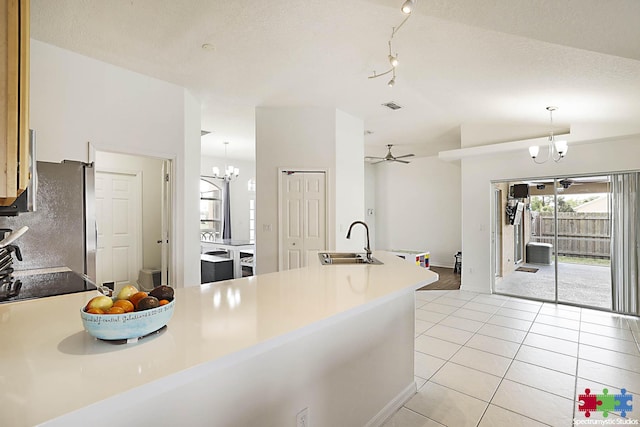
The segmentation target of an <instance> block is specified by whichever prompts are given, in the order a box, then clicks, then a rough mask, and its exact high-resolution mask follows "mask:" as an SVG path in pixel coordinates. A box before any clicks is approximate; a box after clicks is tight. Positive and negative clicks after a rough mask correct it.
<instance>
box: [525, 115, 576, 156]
mask: <svg viewBox="0 0 640 427" xmlns="http://www.w3.org/2000/svg"><path fill="white" fill-rule="evenodd" d="M557 109H558V107H547V111H548V112H549V121H550V125H551V126H550V127H551V129H550V131H549V144H548V150H549V151H548V153H547V157H546V159H544V160H542V161H541V160H536V159H537V158H538V154H539V153H540V147H538V146H537V145H533V146H531V147H529V155H530V156H531V158H532V159H533V161H534V162H536V163H538V164H542V163H546V162H548V161H549V159H553V161H554V162H556V163H558V162H559V161H560V160H562V159H563V158H564V156H566V155H567V151H568V150H569V146H568V144H567V141H556V139H555V136H554V135H553V112H554V111H556V110H557Z"/></svg>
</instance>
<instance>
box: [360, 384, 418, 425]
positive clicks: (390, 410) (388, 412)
mask: <svg viewBox="0 0 640 427" xmlns="http://www.w3.org/2000/svg"><path fill="white" fill-rule="evenodd" d="M417 391H418V388H417V387H416V383H415V381H412V382H411V384H409V385H408V386H407V387H406V388H405V389H404V390H402V391H401V392H400V393H399V394H398V395H397V396H396V397H394V398H393V399H392V400H391V401H390V402H389V403H387V404H386V405H385V406H384V408H382V409H381V410H380V412H378V413H377V414H376V415H375V416H374V417H373V418H371V419H370V420H369V422H368V423H367V424H365V427H380V426H381V425H383V424H384V423H385V421H387V420H388V419H389V418H391V416H392V415H393V414H395V413H396V411H397V410H398V409H400V408H402V407H403V406H404V404H405V403H407V401H409V399H411V398H412V397H413V395H414V394H416V392H417Z"/></svg>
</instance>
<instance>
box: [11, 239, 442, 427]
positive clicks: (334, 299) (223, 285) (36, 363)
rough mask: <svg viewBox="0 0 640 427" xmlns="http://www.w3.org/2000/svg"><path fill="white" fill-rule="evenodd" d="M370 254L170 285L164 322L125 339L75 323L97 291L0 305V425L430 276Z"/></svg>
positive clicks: (290, 335) (186, 369) (266, 345)
mask: <svg viewBox="0 0 640 427" xmlns="http://www.w3.org/2000/svg"><path fill="white" fill-rule="evenodd" d="M374 256H375V257H376V258H378V259H379V260H381V261H382V262H384V265H331V266H321V265H320V263H319V262H315V261H314V262H313V265H311V266H309V267H305V268H301V269H295V270H288V271H284V272H278V273H269V274H263V275H257V276H252V277H246V278H242V279H235V280H229V281H224V282H216V283H212V284H207V285H202V286H194V287H186V288H178V289H176V291H175V298H176V309H175V312H174V316H173V318H172V319H171V321H170V322H169V324H168V328H167V329H166V330H165V331H164V332H162V333H161V334H158V335H156V336H154V337H150V338H145V339H144V340H140V341H139V342H137V343H133V344H122V345H115V344H111V343H107V342H103V341H99V340H96V339H95V338H93V337H91V336H89V335H88V334H87V332H86V331H84V330H83V327H82V322H81V320H80V312H79V311H80V309H81V308H82V307H83V306H84V305H85V304H86V302H87V301H88V300H89V299H90V298H91V297H93V296H95V295H96V294H97V292H96V291H91V292H83V293H78V294H72V295H61V296H56V297H49V298H43V299H39V300H30V301H21V302H15V303H8V304H4V305H1V306H0V343H2V344H1V347H0V360H2V363H1V364H0V383H1V384H2V387H0V394H1V397H2V398H1V399H0V425H7V426H9V425H11V426H14V425H35V424H40V423H43V422H45V421H47V420H49V419H52V418H55V417H59V416H62V415H64V414H66V413H69V412H71V411H74V410H76V409H79V408H83V407H85V406H88V405H91V404H93V403H96V402H99V401H101V400H103V399H107V398H109V397H111V396H115V395H117V394H119V393H122V392H125V391H127V390H131V389H134V388H136V387H142V386H145V385H148V384H149V383H151V382H154V381H160V380H164V381H166V380H167V377H170V376H171V377H172V378H173V377H175V375H176V374H178V373H181V375H180V381H188V377H189V376H190V375H192V376H197V375H198V369H219V368H221V367H224V366H229V365H231V364H233V363H235V362H237V361H238V360H245V359H246V358H249V357H251V356H252V355H255V354H259V353H261V352H263V351H267V350H268V349H271V348H274V347H276V346H279V345H281V344H283V343H286V342H289V341H290V340H293V339H296V338H297V337H301V336H304V335H306V334H308V333H310V332H312V331H314V330H317V329H318V328H320V327H323V325H327V324H331V323H332V322H339V321H340V319H341V318H343V316H349V315H352V314H356V313H359V312H361V311H363V310H366V309H367V308H368V307H373V306H376V305H379V304H384V303H385V301H388V300H390V299H393V298H394V297H395V296H398V295H401V294H402V293H405V292H412V291H413V290H415V289H418V288H420V287H422V286H424V285H427V284H429V283H432V282H434V281H436V280H437V278H438V275H437V274H436V273H434V272H432V271H429V270H426V269H424V268H421V267H418V266H415V265H411V264H409V263H407V262H406V261H404V260H402V259H400V258H398V257H396V256H394V255H392V254H390V253H387V252H375V253H374ZM314 259H315V258H314ZM176 378H177V377H176Z"/></svg>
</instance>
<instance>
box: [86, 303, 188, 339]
mask: <svg viewBox="0 0 640 427" xmlns="http://www.w3.org/2000/svg"><path fill="white" fill-rule="evenodd" d="M175 304H176V301H175V300H173V301H171V302H169V303H168V304H165V305H161V306H160V307H156V308H151V309H149V310H143V311H132V312H130V313H123V314H91V313H87V312H86V311H84V308H81V309H80V317H81V318H82V324H83V325H84V329H85V330H86V331H87V332H88V333H89V335H91V336H94V337H96V338H100V339H103V340H128V339H132V338H141V337H143V336H145V335H148V334H150V333H152V332H155V331H157V330H159V329H161V328H162V327H163V326H165V325H166V324H167V323H169V320H171V316H173V309H174V308H175Z"/></svg>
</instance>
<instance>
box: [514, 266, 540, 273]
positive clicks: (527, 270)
mask: <svg viewBox="0 0 640 427" xmlns="http://www.w3.org/2000/svg"><path fill="white" fill-rule="evenodd" d="M516 271H524V272H525V273H535V272H537V271H538V269H537V268H529V267H518V268H516Z"/></svg>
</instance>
